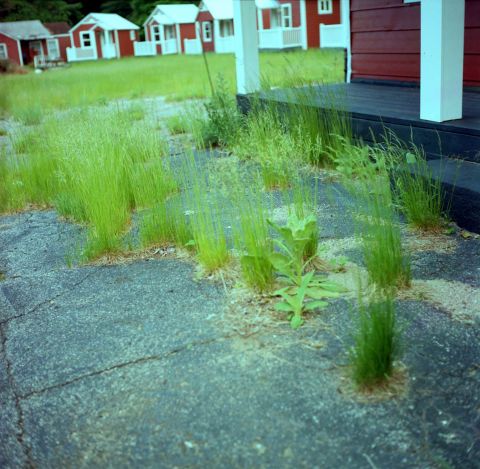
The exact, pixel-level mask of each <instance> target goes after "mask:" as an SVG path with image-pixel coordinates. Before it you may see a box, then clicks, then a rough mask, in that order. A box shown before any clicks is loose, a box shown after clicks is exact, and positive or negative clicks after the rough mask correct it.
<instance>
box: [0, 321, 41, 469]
mask: <svg viewBox="0 0 480 469" xmlns="http://www.w3.org/2000/svg"><path fill="white" fill-rule="evenodd" d="M0 340H1V350H0V351H1V352H2V355H3V357H4V360H5V368H6V371H7V379H8V385H9V388H10V391H11V393H12V394H13V398H14V403H15V411H16V413H17V432H16V434H15V438H16V439H17V441H18V443H19V445H20V447H21V448H22V450H23V453H24V454H25V458H26V467H28V468H34V467H35V465H34V463H33V458H32V452H31V449H30V447H29V446H28V445H27V444H26V443H25V426H24V422H25V418H24V414H23V409H22V406H21V404H20V400H21V397H20V396H19V395H18V393H17V392H16V391H15V388H16V386H15V378H14V376H13V371H12V363H11V362H10V360H9V359H8V356H7V348H6V343H7V335H6V333H5V330H4V329H3V327H2V325H0Z"/></svg>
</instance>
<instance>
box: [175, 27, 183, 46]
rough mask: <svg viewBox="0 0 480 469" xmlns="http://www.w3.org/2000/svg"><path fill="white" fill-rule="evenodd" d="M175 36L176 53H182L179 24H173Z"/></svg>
mask: <svg viewBox="0 0 480 469" xmlns="http://www.w3.org/2000/svg"><path fill="white" fill-rule="evenodd" d="M175 36H177V49H178V50H177V54H181V53H182V36H181V35H180V25H179V24H178V23H176V24H175Z"/></svg>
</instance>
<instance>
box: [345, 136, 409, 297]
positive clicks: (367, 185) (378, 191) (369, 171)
mask: <svg viewBox="0 0 480 469" xmlns="http://www.w3.org/2000/svg"><path fill="white" fill-rule="evenodd" d="M336 161H337V165H338V166H337V169H338V170H339V171H340V172H341V173H342V174H343V176H344V185H345V186H346V188H347V189H348V190H349V192H350V193H351V194H352V196H353V197H354V200H355V202H356V203H355V206H354V208H353V210H354V211H355V214H354V217H355V218H356V220H357V227H356V229H357V233H358V235H359V237H360V239H361V241H362V250H363V257H364V262H365V266H366V268H367V271H368V275H369V279H370V282H371V283H372V284H375V285H376V286H377V287H379V288H380V289H391V288H396V287H405V286H409V285H410V280H411V272H410V259H409V257H408V255H406V253H405V252H404V249H403V245H402V238H401V231H400V225H399V220H398V217H397V214H396V212H395V207H394V203H393V198H392V192H391V186H390V174H389V165H388V160H387V158H386V155H385V152H384V150H383V149H381V148H371V147H367V146H359V145H352V144H351V143H350V142H348V141H345V142H344V148H343V150H340V155H337V156H336Z"/></svg>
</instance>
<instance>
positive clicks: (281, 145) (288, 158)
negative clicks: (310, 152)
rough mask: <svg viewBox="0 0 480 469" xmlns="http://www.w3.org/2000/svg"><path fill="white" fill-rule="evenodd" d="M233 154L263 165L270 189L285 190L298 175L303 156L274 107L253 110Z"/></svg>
mask: <svg viewBox="0 0 480 469" xmlns="http://www.w3.org/2000/svg"><path fill="white" fill-rule="evenodd" d="M234 153H235V154H237V155H238V156H239V157H240V158H241V159H244V160H252V161H254V162H255V163H257V164H258V165H259V167H260V174H261V176H262V179H263V183H264V186H265V188H267V189H285V188H287V187H289V186H290V184H291V181H292V178H293V177H295V174H296V171H297V165H298V164H299V163H300V158H301V155H300V153H299V152H298V147H297V146H296V144H295V141H294V140H293V139H292V137H291V136H290V135H289V134H288V133H287V132H286V131H285V129H284V126H283V125H282V123H281V121H280V118H279V116H278V114H277V112H276V110H275V108H274V107H271V108H269V109H262V108H260V107H259V108H256V109H255V110H252V111H251V112H250V114H249V116H248V119H247V121H246V123H245V127H244V129H243V130H242V131H241V132H240V133H239V135H238V138H237V141H236V144H235V146H234Z"/></svg>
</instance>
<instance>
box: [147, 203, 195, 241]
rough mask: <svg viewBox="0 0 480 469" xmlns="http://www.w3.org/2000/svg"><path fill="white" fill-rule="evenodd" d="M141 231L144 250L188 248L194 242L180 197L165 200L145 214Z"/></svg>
mask: <svg viewBox="0 0 480 469" xmlns="http://www.w3.org/2000/svg"><path fill="white" fill-rule="evenodd" d="M139 229H140V241H141V244H142V246H143V247H144V248H145V247H149V246H152V245H168V244H175V245H177V246H179V247H187V246H188V244H189V243H190V241H191V240H193V234H192V230H191V228H190V223H189V221H188V217H187V216H186V215H185V208H184V206H183V202H182V199H181V196H180V195H175V196H173V197H171V198H170V199H166V200H163V201H162V202H160V203H159V204H158V205H157V206H155V207H154V208H152V209H151V210H150V211H148V212H147V213H146V214H144V215H143V218H142V221H141V222H140V228H139Z"/></svg>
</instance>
